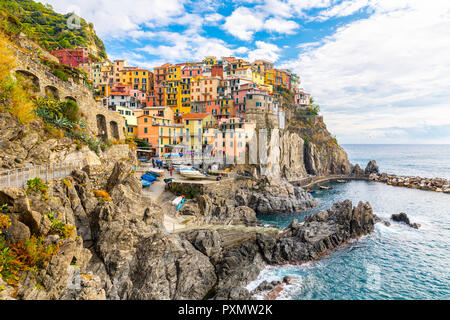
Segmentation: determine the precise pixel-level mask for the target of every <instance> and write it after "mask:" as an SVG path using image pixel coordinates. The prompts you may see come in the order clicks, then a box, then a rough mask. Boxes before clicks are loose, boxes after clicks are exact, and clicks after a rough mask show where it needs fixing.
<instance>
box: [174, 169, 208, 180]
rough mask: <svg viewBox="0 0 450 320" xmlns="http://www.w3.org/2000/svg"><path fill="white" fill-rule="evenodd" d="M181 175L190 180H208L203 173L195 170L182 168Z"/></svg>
mask: <svg viewBox="0 0 450 320" xmlns="http://www.w3.org/2000/svg"><path fill="white" fill-rule="evenodd" d="M180 174H181V175H182V176H183V177H185V178H188V179H205V178H206V176H205V175H204V174H203V173H201V172H199V171H197V170H194V169H192V168H181V169H180Z"/></svg>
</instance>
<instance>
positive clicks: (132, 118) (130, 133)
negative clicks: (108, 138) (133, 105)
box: [115, 106, 138, 138]
mask: <svg viewBox="0 0 450 320" xmlns="http://www.w3.org/2000/svg"><path fill="white" fill-rule="evenodd" d="M115 107H116V111H117V112H118V113H119V114H120V115H122V116H123V117H124V118H125V127H126V136H127V138H137V135H138V130H137V127H138V122H137V117H136V114H135V113H134V110H132V109H129V108H126V107H121V106H115Z"/></svg>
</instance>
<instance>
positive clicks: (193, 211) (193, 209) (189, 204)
mask: <svg viewBox="0 0 450 320" xmlns="http://www.w3.org/2000/svg"><path fill="white" fill-rule="evenodd" d="M179 212H180V215H182V216H198V215H199V214H200V209H199V207H198V205H197V203H195V202H194V201H191V200H188V201H186V203H185V204H184V205H183V207H182V208H181V209H180V211H179Z"/></svg>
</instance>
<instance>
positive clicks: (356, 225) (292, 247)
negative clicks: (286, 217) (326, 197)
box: [266, 200, 375, 263]
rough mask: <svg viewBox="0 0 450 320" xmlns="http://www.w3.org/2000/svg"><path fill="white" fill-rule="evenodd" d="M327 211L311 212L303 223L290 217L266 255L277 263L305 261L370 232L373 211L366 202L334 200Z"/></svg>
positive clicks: (372, 228) (373, 222)
mask: <svg viewBox="0 0 450 320" xmlns="http://www.w3.org/2000/svg"><path fill="white" fill-rule="evenodd" d="M326 212H327V214H326V215H325V214H323V215H319V214H315V215H312V216H310V217H309V218H308V220H307V221H306V222H305V223H304V224H300V223H298V221H295V220H294V221H293V223H291V225H290V226H289V227H288V228H287V229H286V230H285V231H284V232H283V233H284V236H283V237H282V238H281V239H280V240H279V241H278V243H277V244H276V247H275V249H274V252H273V254H272V255H271V256H269V257H267V256H266V258H267V259H268V260H269V261H271V262H274V261H276V262H277V263H283V262H289V261H295V262H306V261H310V260H314V259H316V258H317V257H318V256H320V254H322V253H323V252H325V251H326V250H329V249H332V248H334V247H336V246H338V245H339V244H341V243H344V242H345V241H347V240H349V239H351V238H357V237H360V236H362V235H365V234H368V233H371V232H373V230H374V224H375V221H374V214H373V211H372V208H371V206H370V204H369V203H363V202H360V203H359V204H358V206H357V207H355V208H353V207H352V202H351V201H350V200H346V201H341V202H338V203H335V204H334V205H333V207H332V208H331V209H328V210H327V211H326Z"/></svg>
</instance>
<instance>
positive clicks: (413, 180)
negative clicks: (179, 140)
mask: <svg viewBox="0 0 450 320" xmlns="http://www.w3.org/2000/svg"><path fill="white" fill-rule="evenodd" d="M369 180H371V181H377V182H383V183H386V184H388V185H391V186H397V187H406V188H411V189H420V190H427V191H435V192H443V193H448V194H450V181H449V180H446V179H443V178H422V177H414V176H397V175H393V174H387V173H378V174H371V175H370V176H369Z"/></svg>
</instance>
